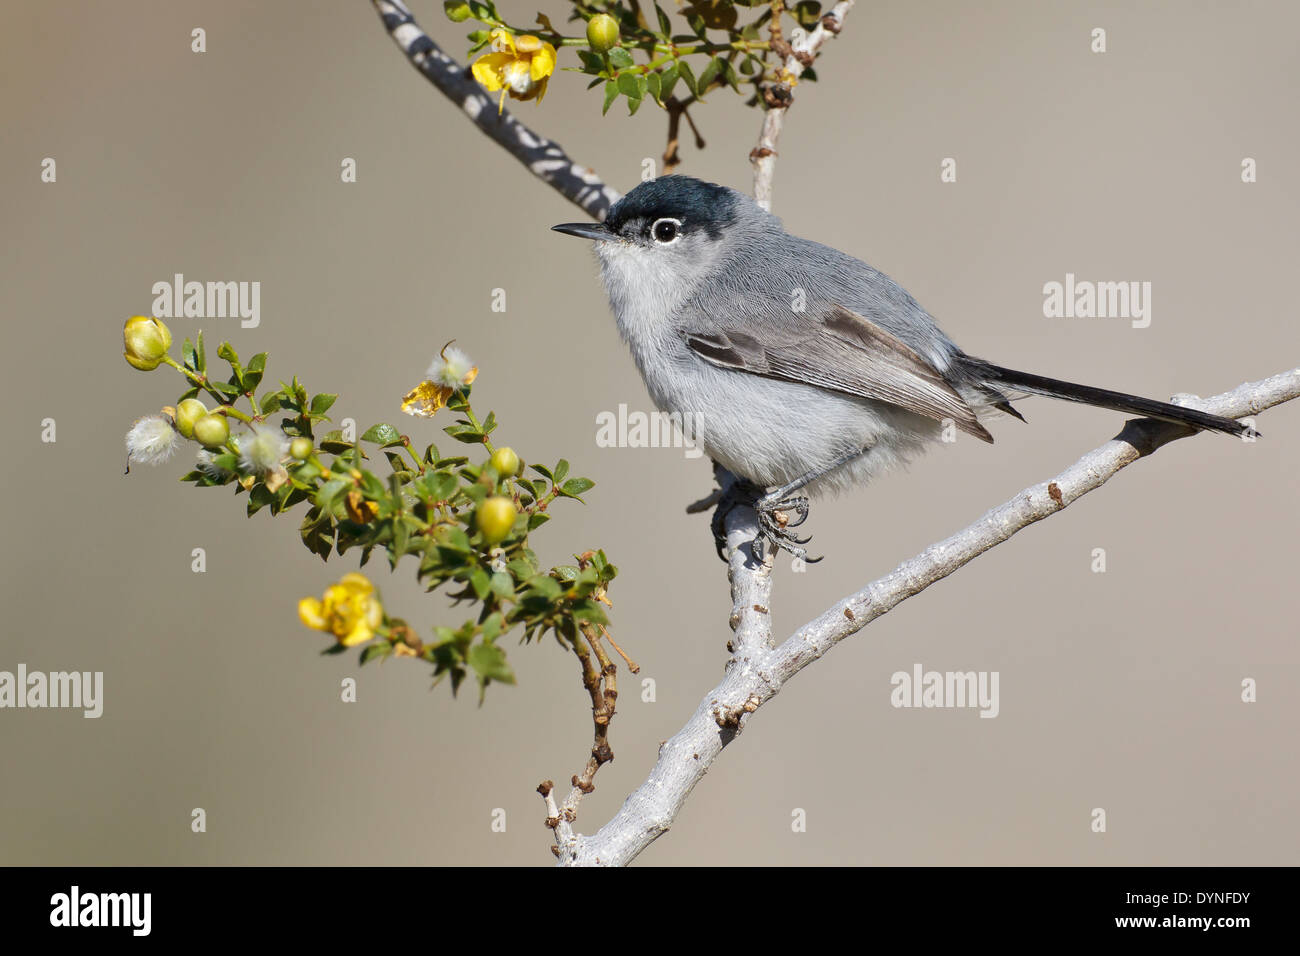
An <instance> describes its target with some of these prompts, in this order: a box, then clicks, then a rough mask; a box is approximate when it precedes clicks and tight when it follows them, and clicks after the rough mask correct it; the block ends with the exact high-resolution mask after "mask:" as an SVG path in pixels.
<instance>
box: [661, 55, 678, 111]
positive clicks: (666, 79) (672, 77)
mask: <svg viewBox="0 0 1300 956" xmlns="http://www.w3.org/2000/svg"><path fill="white" fill-rule="evenodd" d="M677 78H678V71H677V64H676V63H669V64H668V66H667V68H666V69H664V71H663V75H662V76H660V78H659V101H660V102H661V103H662V102H663V101H664V100H666V99H668V97H670V96H672V95H673V87H674V86H676V85H677Z"/></svg>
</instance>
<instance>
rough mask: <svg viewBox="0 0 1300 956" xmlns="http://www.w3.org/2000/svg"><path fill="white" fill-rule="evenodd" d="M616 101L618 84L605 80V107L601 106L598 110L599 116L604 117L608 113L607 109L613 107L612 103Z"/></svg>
mask: <svg viewBox="0 0 1300 956" xmlns="http://www.w3.org/2000/svg"><path fill="white" fill-rule="evenodd" d="M616 99H618V84H617V83H615V82H614V81H613V80H606V81H605V105H603V106H602V107H601V108H600V115H601V116H604V115H605V114H606V113H608V112H609V108H610V107H611V106H613V105H614V101H615V100H616Z"/></svg>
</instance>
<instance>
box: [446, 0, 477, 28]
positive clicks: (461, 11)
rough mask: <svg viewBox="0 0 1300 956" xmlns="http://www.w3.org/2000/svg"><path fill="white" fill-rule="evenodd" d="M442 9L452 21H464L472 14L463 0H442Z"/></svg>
mask: <svg viewBox="0 0 1300 956" xmlns="http://www.w3.org/2000/svg"><path fill="white" fill-rule="evenodd" d="M442 10H443V12H444V13H445V14H447V19H448V20H450V21H451V22H452V23H464V22H465V21H466V20H468V19H469V18H470V17H471V16H472V15H473V11H472V10H470V8H469V4H468V3H466V2H465V0H442Z"/></svg>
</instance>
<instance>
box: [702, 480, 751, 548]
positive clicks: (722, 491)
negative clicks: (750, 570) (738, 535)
mask: <svg viewBox="0 0 1300 956" xmlns="http://www.w3.org/2000/svg"><path fill="white" fill-rule="evenodd" d="M721 484H722V485H723V487H722V488H719V489H718V502H717V504H718V506H717V507H716V508H714V509H713V521H712V522H711V524H710V527H711V528H712V530H713V546H714V547H715V548H716V549H717V551H718V557H719V558H721V559H722V560H723V561H724V562H725V561H726V560H727V515H729V514H731V512H732V511H733V510H734V509H736V508H739V507H741V506H744V507H746V508H754V507H757V502H758V500H759V499H760V498H762V497H763V489H762V488H760V487H759V486H758V485H755V484H753V483H752V482H749V481H746V480H745V479H743V478H733V480H732V481H731V482H730V483H728V482H725V481H723V482H721Z"/></svg>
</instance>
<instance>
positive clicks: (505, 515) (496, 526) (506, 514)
mask: <svg viewBox="0 0 1300 956" xmlns="http://www.w3.org/2000/svg"><path fill="white" fill-rule="evenodd" d="M518 514H519V513H518V512H517V511H515V503H514V502H513V501H511V500H510V499H509V498H506V497H503V496H501V495H496V496H494V497H492V498H487V499H484V501H483V503H482V504H481V505H479V506H478V512H477V513H476V514H475V515H474V523H475V524H476V525H478V532H479V534H481V535H482V536H483V540H484V541H486V542H487V543H488V544H496V543H498V542H499V541H504V540H505V538H506V535H508V534H510V530H511V529H512V528H513V527H514V526H515V518H516V517H517V516H518Z"/></svg>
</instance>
